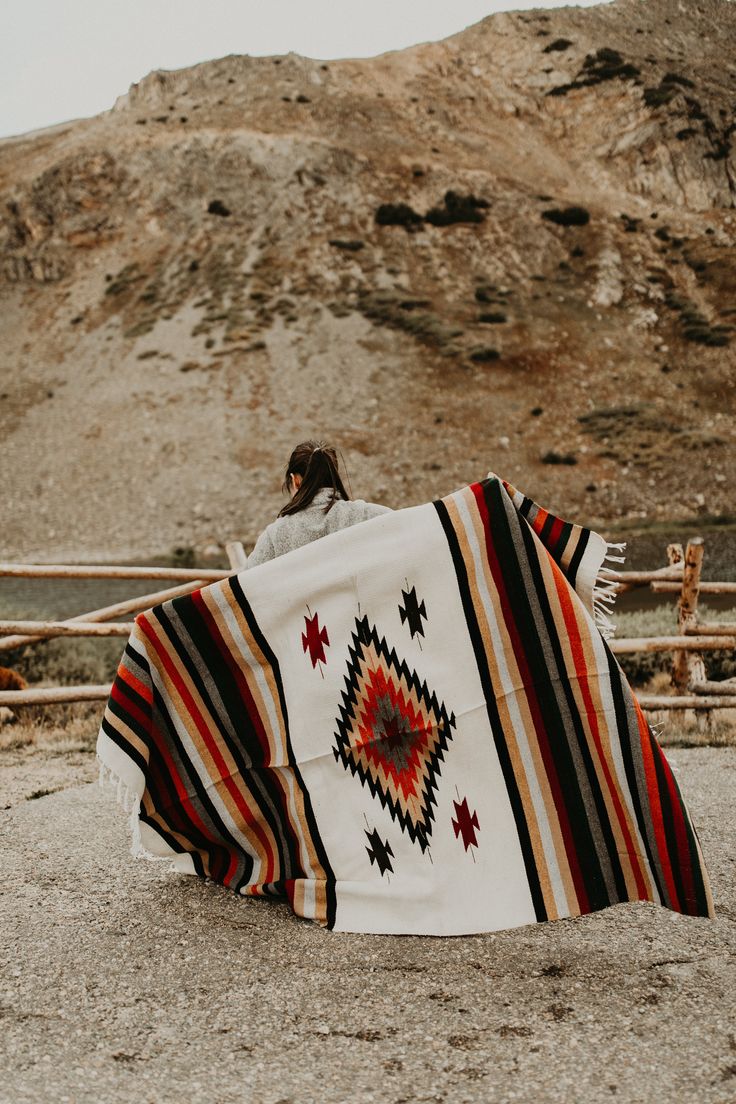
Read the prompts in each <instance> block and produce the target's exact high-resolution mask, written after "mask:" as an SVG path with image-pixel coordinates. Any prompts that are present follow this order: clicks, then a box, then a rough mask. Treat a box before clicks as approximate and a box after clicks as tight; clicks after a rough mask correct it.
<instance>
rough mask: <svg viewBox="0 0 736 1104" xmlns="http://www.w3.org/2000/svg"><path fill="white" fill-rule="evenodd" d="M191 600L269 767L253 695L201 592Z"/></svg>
mask: <svg viewBox="0 0 736 1104" xmlns="http://www.w3.org/2000/svg"><path fill="white" fill-rule="evenodd" d="M192 598H193V600H194V605H195V606H196V607H197V609H198V610H199V614H200V616H201V618H202V620H203V621H204V622H205V624H206V626H207V630H208V632H209V635H210V636H211V638H212V640H213V642H214V643H215V644H216V645H217V648H218V651H219V652H220V655H221V656H222V658H223V659H224V660H225V663H226V664H227V666H228V667H229V668H230V673H231V674H232V676H233V678H234V680H235V683H236V685H237V687H238V690H239V691H240V696H241V698H242V699H243V703H244V704H245V707H246V709H247V711H248V716H249V718H250V721H251V724H252V725H253V728H254V729H255V733H256V736H257V738H258V743H259V744H260V745H261V750H262V752H263V766H264V767H268V766H270V765H271V763H272V760H273V749H272V747H271V743H270V741H269V739H268V734H267V732H266V729H265V727H264V724H263V718H262V717H261V714H260V712H259V710H258V707H257V705H256V703H255V701H254V699H253V694H252V693H251V689H250V687H249V686H248V683H247V681H246V678H245V675H244V674H243V670H242V668H241V667H240V666H239V664H238V663H237V661H236V659H235V656H234V655H233V653H232V651H231V650H230V648H229V647H228V646H227V644H226V643H225V640H224V638H223V636H222V633H221V632H220V626H219V625H218V624H217V622H216V621H215V619H214V617H213V616H212V613H211V611H210V610H209V608H208V607H207V605H206V604H205V602H204V599H203V598H202V593H201V591H196V590H195V591H194V593H193V594H192ZM263 880H264V881H267V882H268V881H270V880H271V879H270V878H264V879H263Z"/></svg>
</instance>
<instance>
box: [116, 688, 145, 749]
mask: <svg viewBox="0 0 736 1104" xmlns="http://www.w3.org/2000/svg"><path fill="white" fill-rule="evenodd" d="M110 697H111V698H112V699H113V701H116V702H117V703H118V705H119V706H120V708H121V709H123V710H124V711H125V712H126V713H129V714H130V716H131V717H134V718H135V720H136V721H137V722H138V724H139V725H142V726H143V728H145V729H147V728H148V726H149V725H150V723H151V717H150V714H148V713H144V712H143V710H142V709H141V708H140V706H139V705H136V703H135V702H134V701H131V699H130V698H129V697H128V695H127V694H126V693H125V692H124V690H123V682H122V679H119V678H116V679H115V681H114V682H113V684H112V689H111V690H110ZM121 736H123V738H124V739H127V737H125V734H124V733H121Z"/></svg>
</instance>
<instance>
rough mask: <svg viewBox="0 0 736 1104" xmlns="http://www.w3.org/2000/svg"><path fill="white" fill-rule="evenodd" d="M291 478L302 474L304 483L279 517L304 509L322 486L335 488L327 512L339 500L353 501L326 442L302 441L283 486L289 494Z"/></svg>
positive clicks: (287, 469) (283, 507) (332, 450)
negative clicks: (349, 499)
mask: <svg viewBox="0 0 736 1104" xmlns="http://www.w3.org/2000/svg"><path fill="white" fill-rule="evenodd" d="M292 475H300V476H301V477H302V481H301V483H300V484H299V488H298V490H297V492H296V494H295V495H294V497H293V498H292V499H290V501H289V502H287V503H286V505H285V506H282V508H281V509H280V510H279V513H278V516H279V517H284V516H285V515H286V514H296V513H298V511H299V510H303V509H304V508H305V506H308V505H309V503H310V502H311V501H312V499H313V498H314V496H315V495H316V493H317V491H319V490H321V489H322V487H331V488H332V497H331V499H330V501H329V502H328V503H327V505H326V506H325V510H324V512H325V513H327V512H328V511H329V510H331V509H332V507H333V506H334V504H335V502H337V500H338V498H345V499H348V498H350V495H349V494H348V492H347V491H346V490H345V486H344V484H343V481H342V479H341V478H340V472H339V471H338V467H337V453H336V452H335V450H334V448H332V447H331V446H330V445H326V444H325V443H324V442H323V441H302V443H301V444H300V445H297V446H296V448H295V449H294V451H293V452H292V454H291V456H290V457H289V463H288V464H287V465H286V474H285V476H284V482H283V484H282V490H284V491H286V492H287V493H288V492H289V490H290V487H289V480H290V479H291V476H292Z"/></svg>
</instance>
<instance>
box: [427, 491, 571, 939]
mask: <svg viewBox="0 0 736 1104" xmlns="http://www.w3.org/2000/svg"><path fill="white" fill-rule="evenodd" d="M462 493H463V496H464V498H465V499H466V502H467V505H468V507H469V513H470V516H471V518H472V521H473V528H474V532H475V539H476V541H477V542H478V544H479V547H480V549H481V556H480V560H481V564H482V567H483V573H484V578H485V581H486V586H487V587H488V593H489V594H490V596H491V601H492V603H493V607H494V610H495V612H496V620H497V621H498V623H499V631H500V634H501V638H502V641H503V649H504V656H505V658H506V664H507V668H508V670H509V677H510V679H511V680H512V682H513V683H514V684H515V685H517V686H518V685H520V684H521V676H520V674H519V670H518V665H517V663H516V657H515V654H514V651H513V649H512V647H511V644H510V641H509V639H508V633H507V631H506V626H505V622H504V619H503V615H502V611H501V609H500V604H499V601H498V592H497V589H496V586H495V584H494V581H493V577H492V575H491V573H490V568H489V567H488V563H487V557H486V556H485V554H484V551H483V550H484V549H485V533H484V529H483V522H482V519H481V518H480V515H479V512H478V507H477V503H476V500H475V496H474V495H473V493H472V491H470V490H466V491H464V492H462ZM445 505H446V506H447V509H448V512H449V514H450V517H451V519H452V522H453V526H454V528H455V532H456V535H457V538H458V542H459V545H460V551H461V553H462V556H463V559H464V561H465V565H466V569H467V573H468V584H469V586H470V591H471V597H472V601H473V607H474V610H475V612H476V617H477V619H478V627H479V630H480V633H481V638H482V640H483V647H484V649H485V653H486V659H487V662H488V667H489V670H490V674H491V682H492V683H493V685H494V686H497V687H499V688H501V686H502V679H501V674H500V670H499V667H498V662H497V659H496V654H495V648H494V646H493V642H492V640H491V635H490V628H489V624H488V620H487V615H486V612H485V600H484V598H483V597H482V596H481V593H480V590H479V586H478V580H477V578H476V569H475V560H474V557H473V553H472V549H471V547H470V543H469V540H468V537H467V535H466V533H465V523H464V521H463V518H462V516H461V515H460V513H459V512H458V510H457V506H456V504H455V502H454V501H453V500H452V498H449V499H446V500H445ZM517 700H518V706H519V710H520V713H521V718H522V725H523V728H524V731H525V732H526V733H527V734H528V733H529V732H533V731H534V728H533V724H532V720H531V716H530V713H529V703H528V701H527V699H526V696H525V695H523V694H522V695H517ZM507 701H508V699H507V696H506V695H505V694H502V695H501V696H500V697H499V698H497V699H496V707H497V710H498V714H499V719H500V721H501V728H502V730H503V734H504V739H505V743H506V747H507V749H508V753H509V758H510V760H511V765H512V769H513V772H514V777H515V779H516V785H517V788H518V791H519V796H520V798H521V803H522V807H523V810H524V819H525V821H526V825H527V830H528V832H529V838H530V842H531V846H532V851H533V854H534V862H535V866H536V870H537V876H538V878H539V883H540V888H541V892H542V896H543V899H544V904H545V908H546V910H547V914H548V915H549V916H550V918H552V919H555V918H557V916H558V910H557V904H556V902H555V895H554V892H553V889H552V884H551V879H550V873H549V869H548V866H547V859H546V855H545V852H544V846H543V844H542V838H541V830H542V829H541V828H540V825H539V823H538V820H537V815H536V811H535V808H534V803H533V800H532V797H531V793H530V790H529V783H528V779H527V776H526V771H525V769H524V764H523V761H522V758H521V754H520V751H519V745H518V741H517V737H516V733H515V731H514V725H513V722H512V719H511V716H510V713H509V709H508V704H507ZM527 742H528V745H529V750H530V753H531V755H532V759H533V761H534V764H535V773H536V777H537V781H538V785H539V789H540V793H541V794H542V800H543V802H544V806H545V810H546V813H547V821H548V827H549V831H550V835H551V837H552V840H553V845H554V851H555V855H556V857H557V859H558V864H559V855H560V849H559V848H560V844H561V842H562V841H561V837H560V833H559V824H558V823H557V817H556V813H555V811H554V804H553V803H552V802H551V795H550V794H549V787H548V785H547V776H546V772H545V771H544V764H543V763H542V761H541V756H540V753H539V747H538V745H537V741H536V739H534V740H529V739H528V736H527ZM545 790H546V791H547V792H546V793H545ZM550 807H551V809H552V815H551V816H550ZM555 827H556V829H557V836H558V839H557V840H555V837H554V830H555ZM562 856H563V863H562V864H561V866H560V877H561V881H562V884H563V888H564V890H565V895H566V897H567V901H568V911H570V912H574V911H576V910H575V907H574V902H576V900H577V898H576V896H575V892H574V886H573V883H572V877H571V875H570V870H569V866H568V863H567V856H566V855H565V852H564V847H563V848H562Z"/></svg>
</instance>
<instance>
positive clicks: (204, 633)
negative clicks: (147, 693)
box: [157, 595, 292, 873]
mask: <svg viewBox="0 0 736 1104" xmlns="http://www.w3.org/2000/svg"><path fill="white" fill-rule="evenodd" d="M173 607H174V609H175V612H176V614H177V615H178V617H179V619H180V621H181V623H182V625H183V627H184V629H185V630H186V632H187V633H188V634H189V637H190V639H191V645H189V644H188V643H186V642H185V641H184V640H183V639H182V638H181V637H180V636H179V630H178V629H177V627H176V625H175V623H174V622H173V621H172V620H171V618H170V617H169V616H168V614H167V612H166V610H165V609H164V608H163V607H162V608H161V609H160V610H158V611H157V613H158V620H159V623H160V624H161V626H162V628H163V629H164V631H165V632H166V635H167V637H168V639H169V640H170V642H171V644H172V645H173V647H174V649H175V650H176V653H177V655H178V656H179V658H180V660H181V663H182V665H183V666H184V667H185V669H186V671H187V673H188V675H189V677H190V679H191V681H192V683H193V685H194V686H196V688H197V690H198V692H199V694H200V695H201V697H202V700H203V701H204V702H205V704H206V706H207V709H208V711H209V712H210V714H211V715H212V717H213V719H214V721H215V724H216V726H217V731H216V733H215V737H216V739H218V742H220V741H221V742H222V743H223V744H224V745H225V746H226V747H227V749H228V751H229V752H230V754H231V755H232V757H233V759H234V761H235V764H236V766H237V768H238V771H239V773H240V775H241V777H242V779H243V784H244V786H245V787H246V790H247V793H248V797H247V798H246V800H252V803H253V804H254V805H255V806H256V807H257V808H258V811H259V813H260V815H261V817H262V818H263V821H264V823H265V824H266V825H267V826H268V828H269V830H270V832H271V835H272V836H273V838H274V840H275V844H276V854H275V856H274V859H275V862H276V865H277V868H278V869H279V870H280V871H281V872H282V873H283V872H284V871H289V870H290V868H291V865H292V863H291V855H290V854H289V848H288V842H287V840H286V839H285V838H284V836H283V816H282V815H280V813H281V811H282V810H281V804H282V803H281V799H280V794H279V792H278V789H277V788H276V783H275V781H272V779H271V777H270V775H269V772H268V771H263V772H261V771H255V770H254V769H253V767H254V765H255V764H256V763H262V762H263V751H262V748H261V743H260V740H259V739H258V736H257V734H256V730H255V726H254V724H253V722H252V720H251V718H250V716H249V715H248V711H247V709H246V708H245V705H244V702H243V698H242V695H241V693H240V690H239V688H238V685H237V683H236V681H235V677H234V675H233V672H232V671H231V670H230V668H229V666H228V665H227V663H226V662H225V659H224V657H223V655H222V653H221V652H220V649H219V648H218V647H217V645H216V643H215V642H214V640H213V638H212V633H211V631H210V628H209V626H208V625H207V623H206V621H205V620H204V618H203V617H202V615H201V613H200V611H199V610H198V609H197V607H196V605H195V603H194V601H193V599H191V597H190V595H182V596H180V597H179V598H175V599H174V600H173ZM195 653H196V654H197V655H199V656H200V657H201V659H202V662H203V665H204V667H205V670H206V672H207V675H206V679H207V681H206V682H205V680H204V679H203V677H202V674H201V672H200V670H199V669H198V667H197V665H196V663H195ZM210 686H211V687H212V688H213V689H216V690H217V691H218V693H219V696H220V699H221V701H222V707H224V709H225V713H226V717H227V720H228V722H229V724H230V727H231V729H232V732H233V733H234V735H235V739H233V738H232V736H231V735H230V733H229V732H228V731H227V729H226V726H225V725H224V724H223V719H222V716H221V708H220V707H218V706H217V705H216V704H215V700H214V696H213V694H212V693H210ZM230 838H232V837H230ZM233 843H234V845H235V846H236V847H237V848H238V850H241V846H240V844H238V843H236V842H235V841H234V840H233Z"/></svg>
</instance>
